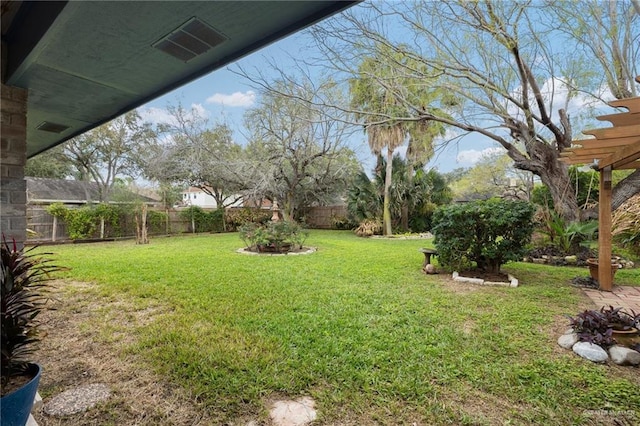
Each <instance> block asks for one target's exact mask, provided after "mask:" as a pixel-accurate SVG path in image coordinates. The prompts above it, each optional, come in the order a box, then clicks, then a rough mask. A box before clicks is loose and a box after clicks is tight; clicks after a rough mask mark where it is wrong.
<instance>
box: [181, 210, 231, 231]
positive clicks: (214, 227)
mask: <svg viewBox="0 0 640 426" xmlns="http://www.w3.org/2000/svg"><path fill="white" fill-rule="evenodd" d="M222 215H223V212H222V210H221V209H217V210H214V211H212V212H206V211H204V210H203V209H202V208H201V207H198V206H191V207H189V208H188V209H185V210H183V211H181V212H180V217H181V218H182V219H184V220H186V221H188V222H189V228H190V229H191V231H192V232H222ZM193 226H195V230H194V229H192V227H193Z"/></svg>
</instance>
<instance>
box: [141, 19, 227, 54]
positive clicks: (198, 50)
mask: <svg viewBox="0 0 640 426" xmlns="http://www.w3.org/2000/svg"><path fill="white" fill-rule="evenodd" d="M225 40H227V38H226V37H225V36H223V35H222V34H220V33H218V32H217V31H216V30H214V29H213V28H211V27H210V26H209V25H207V24H205V23H204V22H202V21H201V20H199V19H198V18H191V19H189V20H188V21H187V22H185V23H184V24H182V25H181V26H180V27H178V28H177V29H175V30H174V31H172V32H171V33H169V34H168V35H166V36H164V37H162V38H161V39H160V40H158V41H157V42H155V43H154V44H153V47H155V48H156V49H158V50H161V51H163V52H164V53H167V54H169V55H171V56H173V57H174V58H177V59H180V60H181V61H184V62H188V61H190V60H191V59H193V58H195V57H196V56H200V55H202V54H203V53H205V52H207V51H208V50H209V49H212V48H214V47H216V46H218V45H219V44H220V43H222V42H224V41H225Z"/></svg>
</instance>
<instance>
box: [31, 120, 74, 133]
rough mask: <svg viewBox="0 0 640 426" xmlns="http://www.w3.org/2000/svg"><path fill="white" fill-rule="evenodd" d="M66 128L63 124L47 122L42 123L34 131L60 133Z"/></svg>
mask: <svg viewBox="0 0 640 426" xmlns="http://www.w3.org/2000/svg"><path fill="white" fill-rule="evenodd" d="M68 128H69V126H65V125H64V124H58V123H51V122H49V121H43V122H42V123H40V124H38V125H37V126H36V129H38V130H42V131H43V132H49V133H62V132H64V131H65V130H67V129H68Z"/></svg>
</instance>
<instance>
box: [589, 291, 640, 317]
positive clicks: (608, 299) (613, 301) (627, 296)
mask: <svg viewBox="0 0 640 426" xmlns="http://www.w3.org/2000/svg"><path fill="white" fill-rule="evenodd" d="M584 292H585V293H586V295H587V296H589V299H591V300H592V301H593V303H595V304H596V306H597V307H598V308H600V307H601V306H609V305H611V306H613V307H618V306H622V307H623V308H624V309H625V310H627V311H630V310H633V311H635V312H640V287H631V286H622V285H617V286H614V287H613V289H612V291H600V290H593V289H584Z"/></svg>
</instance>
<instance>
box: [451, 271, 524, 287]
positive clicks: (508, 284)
mask: <svg viewBox="0 0 640 426" xmlns="http://www.w3.org/2000/svg"><path fill="white" fill-rule="evenodd" d="M451 277H452V278H453V280H454V281H461V282H466V283H471V284H479V285H498V286H502V287H518V279H517V278H516V277H514V276H513V275H511V274H507V278H508V279H509V282H504V281H487V280H483V279H482V278H471V277H463V276H462V275H460V274H459V273H458V272H457V271H453V274H452V275H451Z"/></svg>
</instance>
